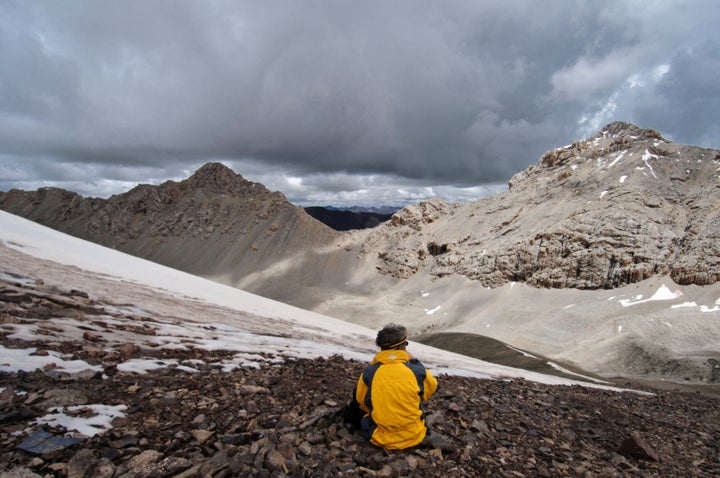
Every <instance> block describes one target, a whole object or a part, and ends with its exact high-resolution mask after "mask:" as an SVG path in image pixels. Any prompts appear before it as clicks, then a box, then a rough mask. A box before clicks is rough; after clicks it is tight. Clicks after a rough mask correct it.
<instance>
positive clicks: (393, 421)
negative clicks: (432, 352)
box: [345, 324, 438, 450]
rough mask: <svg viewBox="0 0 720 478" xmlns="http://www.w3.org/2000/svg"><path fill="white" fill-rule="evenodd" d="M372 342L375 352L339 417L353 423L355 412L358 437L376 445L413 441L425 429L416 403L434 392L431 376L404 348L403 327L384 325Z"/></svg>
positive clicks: (396, 447) (388, 446)
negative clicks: (360, 433) (360, 435)
mask: <svg viewBox="0 0 720 478" xmlns="http://www.w3.org/2000/svg"><path fill="white" fill-rule="evenodd" d="M375 343H376V344H377V345H378V347H380V351H379V352H378V353H377V354H376V355H375V357H374V358H373V360H372V362H371V363H370V365H368V366H367V367H366V368H365V370H364V371H363V372H362V374H361V375H360V377H359V378H358V382H357V388H356V389H355V394H354V395H355V397H354V400H353V401H352V402H351V405H350V406H349V407H348V410H347V411H346V415H345V419H346V421H347V422H350V423H352V422H355V425H357V421H358V418H360V417H361V418H360V419H359V425H360V427H359V428H360V429H361V431H362V434H363V437H364V438H365V439H366V440H369V441H370V442H371V443H373V444H374V445H377V446H379V447H382V448H385V449H388V450H400V449H405V448H410V447H413V446H417V445H419V444H420V443H421V442H423V439H424V438H425V436H426V434H427V433H428V431H427V427H426V426H425V416H424V412H423V410H422V405H421V403H422V402H424V401H426V400H428V399H429V398H430V397H431V396H432V395H433V394H434V393H435V391H436V390H437V388H438V382H437V379H436V378H435V377H433V375H432V374H431V373H430V371H429V370H428V369H426V368H425V366H424V365H423V364H422V363H421V362H420V361H419V360H418V359H416V358H413V357H412V355H410V353H408V351H407V350H406V348H407V345H408V341H407V329H406V328H405V327H404V326H402V325H397V324H388V325H386V326H385V327H384V328H383V329H382V330H380V331H379V332H378V334H377V339H376V341H375Z"/></svg>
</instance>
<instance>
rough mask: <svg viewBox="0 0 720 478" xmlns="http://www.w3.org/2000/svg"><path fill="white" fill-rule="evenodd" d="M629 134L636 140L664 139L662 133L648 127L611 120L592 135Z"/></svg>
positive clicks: (611, 135)
mask: <svg viewBox="0 0 720 478" xmlns="http://www.w3.org/2000/svg"><path fill="white" fill-rule="evenodd" d="M620 136H630V137H633V138H636V139H638V140H646V139H661V140H665V138H663V137H662V135H661V134H660V133H659V132H657V131H655V130H654V129H650V128H641V127H639V126H636V125H634V124H632V123H628V122H627V121H613V122H612V123H609V124H607V125H606V126H605V127H604V128H603V129H601V130H600V132H599V133H598V134H596V135H595V136H594V137H600V138H606V137H620Z"/></svg>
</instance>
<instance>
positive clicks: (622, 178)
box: [620, 174, 627, 184]
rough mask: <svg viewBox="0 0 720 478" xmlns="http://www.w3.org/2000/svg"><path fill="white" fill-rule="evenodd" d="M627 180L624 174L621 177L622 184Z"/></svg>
mask: <svg viewBox="0 0 720 478" xmlns="http://www.w3.org/2000/svg"><path fill="white" fill-rule="evenodd" d="M626 179H627V176H626V175H624V174H623V175H622V176H620V184H622V183H624V182H625V180H626Z"/></svg>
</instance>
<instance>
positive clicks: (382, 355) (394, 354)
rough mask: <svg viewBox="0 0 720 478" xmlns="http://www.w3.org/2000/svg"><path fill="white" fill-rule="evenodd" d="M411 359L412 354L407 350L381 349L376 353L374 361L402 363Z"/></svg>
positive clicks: (385, 363)
mask: <svg viewBox="0 0 720 478" xmlns="http://www.w3.org/2000/svg"><path fill="white" fill-rule="evenodd" d="M409 360H410V354H409V353H408V352H407V351H406V350H381V351H380V352H378V353H377V354H376V355H375V358H373V361H372V363H378V362H379V363H382V364H384V365H387V364H391V363H402V362H407V361H409Z"/></svg>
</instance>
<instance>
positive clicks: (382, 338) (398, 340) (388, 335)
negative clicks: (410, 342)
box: [375, 324, 407, 350]
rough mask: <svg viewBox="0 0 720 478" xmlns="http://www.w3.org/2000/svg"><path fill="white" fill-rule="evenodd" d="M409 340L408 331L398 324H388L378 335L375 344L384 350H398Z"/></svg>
mask: <svg viewBox="0 0 720 478" xmlns="http://www.w3.org/2000/svg"><path fill="white" fill-rule="evenodd" d="M406 339H407V329H406V328H405V327H404V326H402V325H398V324H387V325H386V326H385V327H383V328H382V330H380V331H379V332H378V333H377V338H376V339H375V343H376V344H377V346H378V347H380V348H381V349H383V350H387V349H393V348H397V347H398V346H400V345H403V344H404V342H405V340H406Z"/></svg>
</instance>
